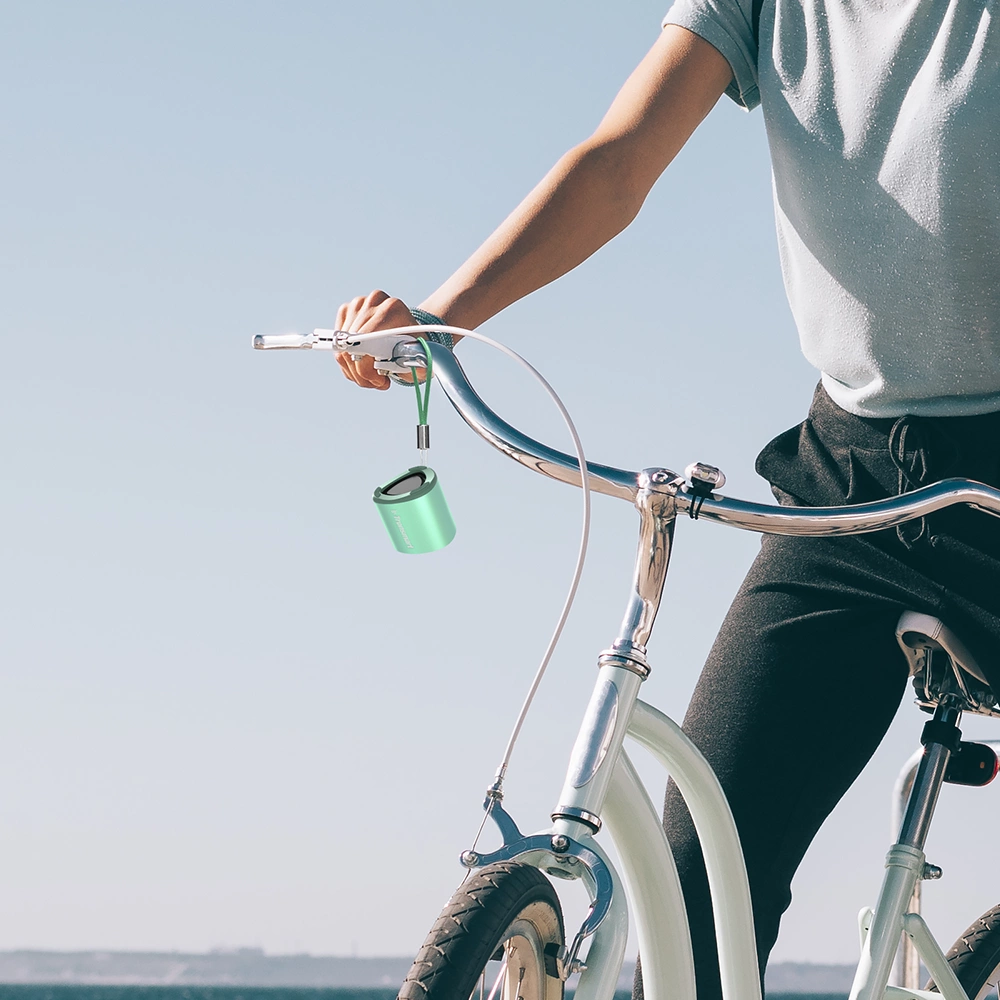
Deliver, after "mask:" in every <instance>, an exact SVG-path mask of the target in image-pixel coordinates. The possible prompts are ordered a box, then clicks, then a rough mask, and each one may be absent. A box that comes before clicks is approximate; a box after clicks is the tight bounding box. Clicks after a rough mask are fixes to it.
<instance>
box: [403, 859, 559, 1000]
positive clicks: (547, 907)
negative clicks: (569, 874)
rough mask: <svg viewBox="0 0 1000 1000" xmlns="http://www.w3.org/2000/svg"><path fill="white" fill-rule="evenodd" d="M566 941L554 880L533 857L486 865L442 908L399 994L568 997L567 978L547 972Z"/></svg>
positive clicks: (436, 998)
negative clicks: (529, 862) (520, 861)
mask: <svg viewBox="0 0 1000 1000" xmlns="http://www.w3.org/2000/svg"><path fill="white" fill-rule="evenodd" d="M562 945H563V919H562V909H561V907H560V906H559V897H558V896H557V895H556V891H555V889H553V888H552V883H551V882H549V880H548V879H547V878H546V877H545V876H544V875H543V874H542V873H541V872H540V871H538V869H537V868H532V867H531V866H530V865H523V864H518V863H516V862H509V861H508V862H501V863H500V864H495V865H487V866H486V867H485V868H482V869H480V870H479V871H478V872H476V873H475V874H474V875H472V876H470V877H469V878H468V879H466V880H465V882H463V883H462V885H460V886H459V887H458V889H457V890H456V891H455V894H454V895H453V896H452V897H451V899H450V900H449V901H448V905H447V906H445V908H444V909H443V910H442V911H441V916H439V917H438V918H437V920H436V921H435V923H434V926H433V927H432V928H431V930H430V933H429V934H428V935H427V939H426V940H425V941H424V944H423V947H422V948H421V949H420V951H419V952H417V957H416V958H415V959H414V960H413V966H412V968H411V969H410V971H409V973H408V974H407V976H406V979H405V980H404V981H403V985H402V988H401V989H400V991H399V996H398V1000H465V998H468V1000H480V998H481V1000H562V996H563V984H562V981H561V980H560V979H558V978H557V977H556V976H555V975H549V974H548V972H549V971H551V972H553V973H554V972H555V967H554V962H553V956H554V954H555V953H556V952H557V951H558V949H559V948H561V947H562ZM547 954H548V956H549V961H548V970H547V968H546V955H547Z"/></svg>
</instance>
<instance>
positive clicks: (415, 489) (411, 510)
mask: <svg viewBox="0 0 1000 1000" xmlns="http://www.w3.org/2000/svg"><path fill="white" fill-rule="evenodd" d="M372 499H373V500H374V501H375V506H376V507H378V512H379V514H380V515H381V516H382V520H383V521H384V522H385V526H386V529H387V530H388V532H389V537H390V538H391V539H392V544H393V545H395V546H396V550H397V551H398V552H406V553H408V554H418V553H421V552H434V551H436V550H437V549H443V548H444V547H445V546H446V545H447V544H448V543H449V542H450V541H451V540H452V539H453V538H454V537H455V522H454V521H453V520H452V519H451V511H449V510H448V504H447V502H446V501H445V498H444V494H443V493H442V492H441V483H440V481H439V480H438V477H437V474H436V473H435V472H434V470H433V469H430V468H428V467H427V466H426V465H417V466H414V467H413V468H412V469H407V470H406V472H404V473H403V474H402V475H401V476H397V477H396V478H395V479H391V480H390V481H389V482H388V483H386V484H385V485H384V486H379V487H378V489H376V490H375V495H374V496H373V497H372Z"/></svg>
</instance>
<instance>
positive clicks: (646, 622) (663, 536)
mask: <svg viewBox="0 0 1000 1000" xmlns="http://www.w3.org/2000/svg"><path fill="white" fill-rule="evenodd" d="M682 482H683V480H682V479H680V477H678V476H676V475H675V474H674V473H672V472H670V471H668V470H667V469H646V470H644V471H643V472H642V474H641V475H640V477H639V483H640V489H639V492H638V493H637V495H636V498H635V506H636V509H637V510H638V511H639V549H638V552H637V553H636V558H635V573H634V575H633V578H632V595H631V597H630V598H629V602H628V606H627V608H626V609H625V617H624V618H623V619H622V624H621V629H620V630H619V633H618V638H617V639H616V640H615V641H614V643H613V644H612V646H611V652H614V653H620V654H623V655H628V654H632V653H635V654H637V655H638V656H639V657H640V658H641V659H643V661H644V658H645V652H646V643H647V642H648V641H649V636H650V633H651V632H652V631H653V623H654V622H655V620H656V613H657V611H658V610H659V608H660V598H661V597H662V595H663V584H664V582H665V580H666V578H667V567H668V565H669V563H670V547H671V543H672V541H673V537H674V524H675V523H676V520H675V518H676V507H675V504H676V496H677V490H678V488H679V486H680V485H681V483H682Z"/></svg>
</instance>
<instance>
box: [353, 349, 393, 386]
mask: <svg viewBox="0 0 1000 1000" xmlns="http://www.w3.org/2000/svg"><path fill="white" fill-rule="evenodd" d="M354 369H355V371H356V372H357V376H358V378H359V379H363V380H364V384H365V385H367V386H368V387H369V388H371V389H388V388H389V377H388V376H387V375H384V374H383V373H382V372H379V371H376V370H375V359H374V358H370V357H368V355H367V354H365V355H364V356H362V357H360V358H359V359H358V360H357V361H355V362H354ZM359 384H360V383H359Z"/></svg>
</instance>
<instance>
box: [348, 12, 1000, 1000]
mask: <svg viewBox="0 0 1000 1000" xmlns="http://www.w3.org/2000/svg"><path fill="white" fill-rule="evenodd" d="M724 92H725V93H726V94H728V95H729V97H731V98H732V99H733V100H735V101H736V102H737V103H739V104H741V105H742V106H744V107H746V108H747V109H752V108H753V107H754V106H755V105H756V104H758V103H759V104H761V105H762V108H763V114H764V119H765V124H766V127H767V134H768V140H769V143H770V148H771V159H772V166H773V173H774V198H775V211H776V220H777V228H778V243H779V250H780V254H781V264H782V270H783V274H784V280H785V287H786V291H787V294H788V298H789V302H790V304H791V308H792V313H793V315H794V318H795V321H796V324H797V327H798V330H799V334H800V339H801V345H802V349H803V351H804V353H805V356H806V358H807V359H808V360H809V361H810V362H811V363H812V364H813V365H814V366H815V367H816V368H817V369H818V370H819V371H820V372H821V373H822V376H821V381H820V384H819V386H818V387H817V389H816V394H815V396H814V399H813V403H812V406H811V408H810V411H809V415H808V417H807V419H806V420H805V421H804V422H803V423H802V424H800V425H798V426H796V427H793V428H791V429H790V430H788V431H786V432H785V433H783V434H781V435H779V436H778V437H777V438H776V439H775V440H774V441H772V442H771V443H770V444H768V445H767V446H766V447H765V448H764V450H763V451H762V452H761V454H760V456H759V457H758V460H757V469H758V471H759V472H760V473H761V474H762V475H763V476H765V477H766V478H767V479H768V480H769V482H770V483H771V486H772V489H773V491H774V493H775V495H776V496H777V498H778V499H779V500H780V501H781V502H783V503H790V504H800V505H813V506H815V505H834V504H843V503H861V502H864V501H869V500H877V499H882V498H884V497H887V496H892V495H896V494H898V493H901V492H905V491H907V490H909V489H913V488H915V487H917V486H919V485H922V484H926V483H929V482H934V481H936V480H938V479H942V478H945V477H947V476H964V477H968V478H970V479H976V480H980V481H982V482H985V483H989V484H991V485H994V486H1000V129H998V128H997V124H996V122H997V103H998V101H1000V22H998V23H993V21H992V19H991V16H990V9H989V6H988V4H987V3H986V0H900V2H899V3H894V4H876V3H871V2H865V0H765V2H763V3H760V2H759V0H758V3H757V4H755V3H754V2H753V0H677V2H676V3H675V4H674V6H673V7H672V8H671V9H670V11H669V13H668V14H667V16H666V18H665V20H664V25H663V30H662V33H661V36H660V38H659V39H658V41H657V42H656V43H655V44H654V46H653V47H652V49H651V50H650V52H649V53H648V54H647V56H646V57H645V58H644V59H643V60H642V62H641V63H640V64H639V66H638V68H637V69H636V70H635V71H634V73H633V74H632V75H631V77H630V78H629V79H628V81H627V82H626V83H625V85H624V87H623V88H622V90H621V92H620V93H619V94H618V96H617V97H616V99H615V101H614V103H613V104H612V105H611V108H610V110H609V111H608V113H607V115H606V116H605V118H604V120H603V121H602V122H601V124H600V125H599V127H598V129H597V131H596V132H595V133H594V134H593V135H592V136H591V137H590V138H589V139H587V140H586V141H585V142H583V143H581V144H580V145H578V146H576V147H575V148H574V149H572V150H570V151H569V152H568V153H567V154H566V155H565V156H563V157H562V159H560V160H559V162H558V163H557V164H556V166H555V167H554V168H553V169H552V170H551V171H550V172H549V174H548V175H547V176H546V177H545V178H544V179H543V180H542V181H541V183H540V184H539V185H538V186H537V187H536V188H535V190H534V191H532V192H531V194H530V195H528V197H527V198H526V199H525V200H524V201H523V202H522V203H521V205H519V206H518V207H517V208H516V209H515V210H514V212H513V213H512V214H511V215H510V217H509V218H508V219H507V220H506V221H505V222H504V223H503V224H502V225H501V226H500V228H499V229H498V230H497V231H496V232H495V233H494V234H493V235H492V236H491V237H490V238H489V239H488V240H487V241H486V242H485V243H484V244H483V245H482V247H480V249H479V250H477V251H476V252H475V253H474V254H473V255H472V256H471V257H470V258H469V260H468V261H467V262H466V263H465V264H464V265H463V266H462V267H460V268H459V269H458V271H456V272H455V274H454V275H452V276H451V277H450V278H449V279H448V280H447V281H446V282H445V283H444V284H443V285H442V286H441V287H440V288H439V289H438V290H437V291H435V292H434V293H433V294H432V295H431V296H430V297H429V298H427V299H426V300H425V301H424V302H423V303H422V304H421V307H420V309H415V310H410V309H408V308H407V306H406V305H404V303H403V302H401V301H400V300H399V299H397V298H392V297H390V296H388V295H386V294H385V293H383V292H380V291H377V292H372V293H371V294H370V295H368V296H364V297H361V298H357V299H354V300H352V301H350V302H348V303H345V304H344V305H342V306H341V307H340V309H339V311H338V314H337V327H338V329H343V330H350V331H356V332H358V331H360V332H367V331H373V330H378V329H380V328H385V327H392V326H406V325H410V324H411V323H413V322H414V321H415V320H416V321H417V322H422V323H428V322H436V321H440V322H444V323H447V324H449V325H453V326H460V327H465V328H474V327H476V326H478V325H480V324H481V323H483V322H484V321H485V320H487V319H489V318H490V317H491V316H493V315H495V314H496V313H498V312H500V310H502V309H503V308H505V307H506V306H508V305H510V304H511V303H512V302H514V301H516V300H517V299H519V298H521V297H522V296H524V295H527V294H528V293H529V292H532V291H534V290H535V289H537V288H539V287H541V286H542V285H544V284H546V283H548V282H550V281H552V280H554V279H555V278H558V277H559V276H561V275H562V274H564V273H566V272H567V271H569V270H570V269H572V268H573V267H575V266H576V265H577V264H579V263H581V262H582V261H583V260H585V259H586V258H587V257H589V256H590V255H591V254H592V253H594V251H596V250H597V249H598V248H599V247H601V246H602V245H603V244H604V243H606V242H607V241H608V240H610V239H611V238H612V237H613V236H615V235H616V234H617V233H619V232H620V231H621V230H622V229H624V228H625V227H626V226H627V225H628V224H629V223H630V222H631V221H632V219H633V218H634V217H635V215H636V214H637V213H638V211H639V209H640V207H641V206H642V203H643V201H644V199H645V197H646V195H647V194H648V192H649V190H650V188H651V187H652V185H653V183H654V182H655V181H656V179H657V178H658V177H659V176H660V174H661V173H662V172H663V170H664V169H665V168H666V167H667V165H668V164H669V163H670V161H671V160H672V159H673V158H674V156H675V155H676V154H677V152H678V151H679V150H680V149H681V147H682V146H683V145H684V143H685V142H686V141H687V139H688V138H689V137H690V135H691V134H692V132H693V131H694V130H695V128H696V127H697V126H698V124H699V123H700V122H701V121H702V119H703V118H704V117H705V116H706V115H707V114H708V112H709V111H710V110H711V108H712V107H713V106H714V105H715V103H716V102H717V100H718V99H719V97H720V96H721V95H722V94H723V93H724ZM339 361H340V364H341V366H342V367H343V369H344V373H345V374H346V375H347V377H348V378H350V379H352V380H353V381H354V382H356V383H357V384H358V385H360V386H364V387H368V388H376V389H385V388H388V385H389V382H388V379H386V377H385V376H383V375H381V374H379V373H377V372H375V371H374V369H373V367H372V361H371V359H370V358H367V357H362V358H360V359H359V360H354V359H352V358H351V357H349V356H348V355H346V354H342V355H340V357H339ZM904 610H914V611H922V612H925V613H927V614H931V615H934V616H935V617H939V618H941V619H943V620H944V621H945V622H946V623H947V624H948V625H949V626H950V627H951V628H952V629H954V630H955V631H956V632H958V634H959V635H961V636H962V637H963V639H964V641H965V642H966V643H967V645H968V646H969V647H970V648H971V650H972V652H973V654H974V655H975V656H976V657H977V659H979V661H980V663H981V664H982V665H983V667H984V669H985V670H986V671H987V674H988V676H989V677H990V678H991V681H992V682H993V683H994V684H1000V663H998V662H997V659H996V656H995V652H993V651H995V650H996V649H997V648H1000V645H998V644H1000V522H998V521H996V520H995V519H993V518H989V517H987V516H986V515H983V514H981V513H978V512H976V511H972V510H969V509H965V508H961V509H960V508H952V509H950V510H947V511H942V512H940V513H937V514H934V515H932V516H930V517H928V518H925V519H923V520H921V521H918V522H916V523H914V524H908V525H903V526H901V527H900V528H898V529H895V530H890V531H883V532H878V533H875V534H872V535H864V536H856V537H850V538H826V539H820V538H809V539H807V538H794V537H778V536H766V535H765V536H764V538H763V541H762V546H761V552H760V555H759V556H758V557H757V559H756V561H755V562H754V564H753V566H752V567H751V569H750V571H749V573H748V575H747V578H746V580H745V581H744V583H743V585H742V587H741V589H740V591H739V593H738V594H737V596H736V598H735V600H734V602H733V605H732V607H731V609H730V611H729V613H728V615H727V617H726V619H725V622H724V624H723V626H722V629H721V631H720V633H719V636H718V638H717V640H716V642H715V645H714V647H713V649H712V652H711V654H710V656H709V659H708V662H707V664H706V666H705V669H704V671H703V673H702V675H701V678H700V680H699V682H698V685H697V688H696V690H695V693H694V695H693V697H692V700H691V704H690V707H689V709H688V712H687V716H686V718H685V722H684V728H685V730H686V731H687V732H688V734H689V735H690V736H691V737H692V738H693V739H694V741H695V742H696V743H697V745H698V746H699V747H700V749H701V750H702V752H703V753H704V754H705V756H706V757H707V758H708V760H709V762H710V763H711V764H712V766H713V767H714V769H715V770H716V772H717V774H718V775H719V778H720V780H721V782H722V785H723V788H724V789H725V792H726V794H727V796H728V797H729V801H730V803H731V805H732V809H733V813H734V816H735V818H736V822H737V826H738V828H739V832H740V836H741V839H742V843H743V847H744V851H745V854H746V860H747V868H748V874H749V879H750V886H751V892H752V896H753V905H754V917H755V922H756V933H757V941H758V950H759V954H760V967H761V969H762V970H763V969H764V968H765V966H766V962H767V956H768V954H769V952H770V950H771V947H772V946H773V944H774V941H775V939H776V937H777V933H778V924H779V920H780V917H781V915H782V913H783V912H784V910H785V909H786V908H787V907H788V905H789V903H790V901H791V891H790V884H791V879H792V876H793V874H794V872H795V869H796V868H797V866H798V864H799V862H800V861H801V859H802V857H803V855H804V853H805V851H806V848H807V847H808V845H809V843H810V841H811V840H812V838H813V837H814V835H815V833H816V831H817V830H818V829H819V827H820V825H821V823H822V822H823V821H824V819H825V818H826V817H827V816H828V815H829V813H830V811H831V810H832V809H833V807H834V806H835V805H836V803H837V801H838V800H839V799H840V797H841V796H842V795H843V794H844V792H845V791H846V790H847V788H848V787H849V786H850V785H851V783H852V782H853V781H854V779H855V778H856V777H857V775H858V774H859V773H860V771H861V769H862V768H863V767H864V765H865V764H866V763H867V761H868V759H869V758H870V756H871V755H872V753H873V752H874V750H875V748H876V747H877V746H878V744H879V742H880V741H881V739H882V737H883V735H884V734H885V732H886V729H887V728H888V726H889V723H890V722H891V720H892V718H893V715H894V714H895V711H896V709H897V707H898V705H899V703H900V700H901V697H902V695H903V692H904V688H905V684H906V677H907V669H906V664H905V661H904V658H903V656H902V654H901V652H900V650H899V648H898V647H897V645H896V639H895V634H894V626H895V623H896V620H897V619H898V617H899V615H900V613H901V612H902V611H904ZM845 709H846V711H845ZM664 824H665V826H666V829H667V833H668V836H669V839H670V842H671V845H672V847H673V850H674V853H675V855H676V859H677V865H678V869H679V871H680V875H681V880H682V885H683V889H684V895H685V900H686V903H687V906H688V910H689V914H690V920H691V934H692V942H693V946H694V951H695V963H696V975H697V984H698V996H699V1000H716V998H717V997H719V996H720V983H719V972H718V964H717V957H716V952H715V936H714V925H713V919H712V908H711V900H710V897H709V893H708V887H707V882H706V878H705V873H704V867H703V863H702V859H701V851H700V847H699V845H698V841H697V838H696V836H695V833H694V830H693V827H692V824H691V822H690V818H689V817H688V814H687V812H686V810H685V808H684V805H683V802H682V801H681V799H680V796H679V795H678V794H677V792H676V790H675V789H674V788H672V787H671V788H669V789H668V792H667V801H666V805H665V810H664ZM635 989H636V993H635V995H636V996H638V997H641V995H642V984H641V973H637V977H636V987H635Z"/></svg>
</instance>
